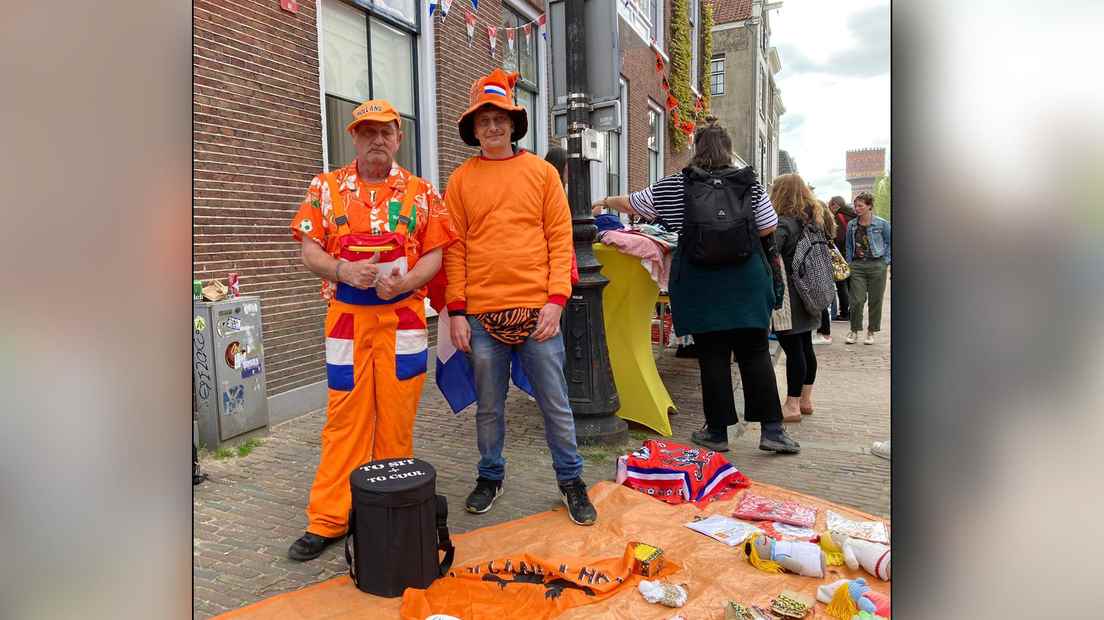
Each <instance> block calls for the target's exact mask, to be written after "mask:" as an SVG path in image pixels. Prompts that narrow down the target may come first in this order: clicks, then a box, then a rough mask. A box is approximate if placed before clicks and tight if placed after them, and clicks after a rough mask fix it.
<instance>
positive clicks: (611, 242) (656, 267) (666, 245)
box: [594, 213, 678, 292]
mask: <svg viewBox="0 0 1104 620" xmlns="http://www.w3.org/2000/svg"><path fill="white" fill-rule="evenodd" d="M594 225H595V226H597V227H598V241H600V242H602V243H604V244H606V245H608V246H612V247H614V248H617V251H619V252H621V253H622V254H627V255H629V256H635V257H637V258H639V259H640V264H642V265H643V266H644V269H645V270H646V271H647V272H648V275H650V276H652V279H653V280H655V283H656V285H657V286H659V290H660V291H663V292H666V291H667V280H668V278H669V276H670V274H671V252H672V251H673V250H674V248H675V245H677V244H678V234H677V233H673V232H671V231H669V230H667V229H666V228H664V227H663V225H661V224H641V223H637V224H631V225H629V226H626V225H625V223H624V222H622V221H621V220H620V219H619V218H618V217H617V216H616V215H613V214H609V213H603V214H601V215H598V216H596V217H595V218H594Z"/></svg>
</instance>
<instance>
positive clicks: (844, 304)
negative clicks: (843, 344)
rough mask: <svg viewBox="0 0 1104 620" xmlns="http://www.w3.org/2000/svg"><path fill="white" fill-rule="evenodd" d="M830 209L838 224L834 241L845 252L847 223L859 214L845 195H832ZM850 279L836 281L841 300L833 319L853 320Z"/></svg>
mask: <svg viewBox="0 0 1104 620" xmlns="http://www.w3.org/2000/svg"><path fill="white" fill-rule="evenodd" d="M828 210H829V211H831V212H832V223H833V224H835V226H836V234H835V237H834V238H833V241H834V242H835V244H836V249H837V250H839V251H840V253H841V254H843V253H844V252H845V249H846V247H847V223H848V222H850V221H851V220H853V219H855V218H856V217H858V216H857V215H856V214H855V210H854V209H852V208H851V207H849V206H847V201H846V200H844V199H843V196H832V198H831V199H830V200H829V201H828ZM850 280H851V277H850V276H848V277H847V278H844V279H843V280H840V281H839V282H836V297H838V298H839V301H838V303H837V304H836V307H835V313H834V314H833V315H832V320H833V321H849V320H851V302H850V296H849V295H848V289H849V287H850Z"/></svg>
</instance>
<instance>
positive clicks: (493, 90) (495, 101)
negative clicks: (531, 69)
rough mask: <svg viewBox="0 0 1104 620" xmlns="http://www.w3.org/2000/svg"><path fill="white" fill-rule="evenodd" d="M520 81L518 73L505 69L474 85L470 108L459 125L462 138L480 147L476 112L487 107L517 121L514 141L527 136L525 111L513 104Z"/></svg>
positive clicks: (497, 70)
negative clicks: (476, 134) (489, 106)
mask: <svg viewBox="0 0 1104 620" xmlns="http://www.w3.org/2000/svg"><path fill="white" fill-rule="evenodd" d="M517 81H518V74H517V73H506V72H505V71H503V70H502V69H495V70H494V71H491V72H490V73H489V74H487V75H485V76H483V77H481V78H479V79H478V80H476V81H475V82H474V83H473V84H472V88H471V105H470V106H469V107H468V109H467V111H465V112H464V113H463V114H461V115H460V121H459V123H458V124H459V125H460V137H461V138H462V139H463V140H464V142H466V143H467V144H469V145H471V146H479V140H476V139H475V129H474V125H475V112H476V110H478V109H479V108H482V107H483V106H485V105H492V106H495V107H496V108H500V109H502V110H505V111H506V112H507V113H508V114H509V115H510V119H511V120H513V121H514V131H513V133H512V134H510V141H511V142H517V141H518V140H520V139H521V138H522V137H524V136H525V133H526V132H527V131H528V130H529V120H528V118H527V117H526V115H525V108H523V107H521V106H518V105H514V84H516V83H517Z"/></svg>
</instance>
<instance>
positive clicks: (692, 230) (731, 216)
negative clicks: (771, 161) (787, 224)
mask: <svg viewBox="0 0 1104 620" xmlns="http://www.w3.org/2000/svg"><path fill="white" fill-rule="evenodd" d="M682 182H683V195H684V196H685V209H684V215H683V220H682V232H681V233H679V251H680V252H681V253H682V254H683V255H684V256H685V257H686V258H687V259H688V260H689V261H690V262H691V263H694V264H696V265H705V266H720V265H735V264H740V263H743V262H744V261H746V260H747V259H748V257H750V256H752V255H753V254H756V253H758V252H759V247H760V242H759V229H758V227H757V226H756V224H755V205H753V204H751V198H752V196H751V194H752V192H751V186H752V185H753V184H754V183H755V172H754V170H752V169H751V167H750V166H749V167H746V168H740V169H736V168H722V169H720V170H712V171H707V170H704V169H702V168H699V167H697V166H690V167H687V168H685V169H683V171H682Z"/></svg>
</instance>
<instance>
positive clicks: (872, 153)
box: [847, 148, 886, 179]
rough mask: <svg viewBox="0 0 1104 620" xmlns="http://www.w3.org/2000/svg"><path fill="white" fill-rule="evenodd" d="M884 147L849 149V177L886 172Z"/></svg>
mask: <svg viewBox="0 0 1104 620" xmlns="http://www.w3.org/2000/svg"><path fill="white" fill-rule="evenodd" d="M885 154H886V150H885V149H884V148H869V149H858V150H854V151H847V178H848V179H856V178H863V177H871V178H872V177H877V176H879V175H881V174H884V173H885Z"/></svg>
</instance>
